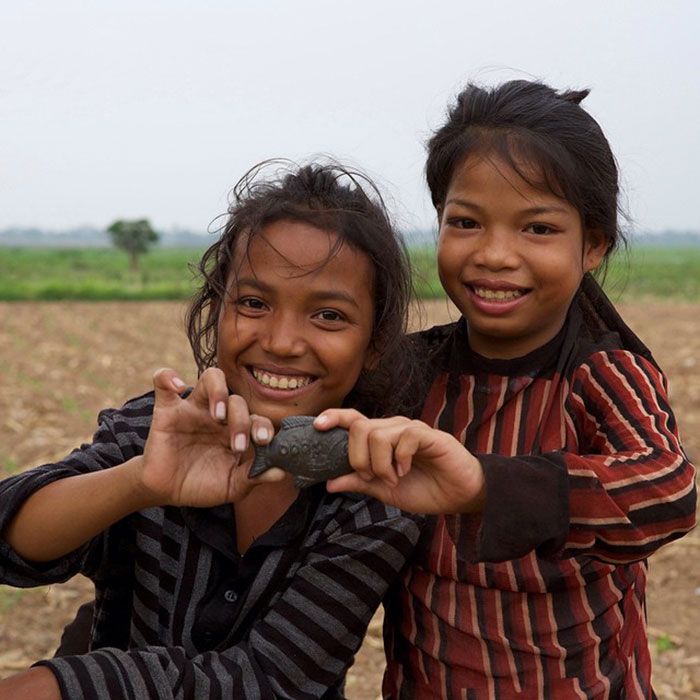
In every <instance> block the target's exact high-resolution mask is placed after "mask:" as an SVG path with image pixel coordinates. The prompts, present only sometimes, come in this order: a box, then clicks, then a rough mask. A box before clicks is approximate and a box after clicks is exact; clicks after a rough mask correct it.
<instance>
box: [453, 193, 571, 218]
mask: <svg viewBox="0 0 700 700" xmlns="http://www.w3.org/2000/svg"><path fill="white" fill-rule="evenodd" d="M447 204H458V205H459V206H461V207H465V208H466V209H474V210H475V211H483V209H482V207H480V206H479V205H478V204H476V203H474V202H470V201H469V200H468V199H461V198H459V197H452V198H451V199H448V200H447V201H446V202H445V205H447ZM520 213H521V214H526V215H528V216H537V215H538V214H568V213H569V210H568V209H566V208H565V207H561V206H557V205H556V204H552V205H548V206H539V207H529V208H528V209H523V210H522V211H521V212H520Z"/></svg>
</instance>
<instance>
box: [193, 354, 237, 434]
mask: <svg viewBox="0 0 700 700" xmlns="http://www.w3.org/2000/svg"><path fill="white" fill-rule="evenodd" d="M228 394H229V391H228V385H227V384H226V375H225V374H224V373H223V372H222V371H221V370H220V369H219V368H218V367H208V368H207V369H205V370H204V372H202V374H201V375H200V377H199V380H198V381H197V385H196V386H195V388H194V390H193V391H192V400H193V401H196V402H197V403H199V404H202V405H204V406H207V408H208V410H209V415H210V416H211V417H212V418H213V419H214V420H215V421H218V422H219V423H226V419H227V417H228V398H229V396H228Z"/></svg>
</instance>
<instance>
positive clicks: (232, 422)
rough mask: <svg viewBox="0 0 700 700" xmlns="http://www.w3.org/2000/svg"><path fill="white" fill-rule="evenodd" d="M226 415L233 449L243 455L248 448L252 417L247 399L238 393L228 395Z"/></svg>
mask: <svg viewBox="0 0 700 700" xmlns="http://www.w3.org/2000/svg"><path fill="white" fill-rule="evenodd" d="M227 398H228V404H227V409H226V416H227V421H228V426H229V435H230V439H231V450H232V451H233V453H234V454H238V455H241V454H243V453H244V452H245V451H246V450H247V449H248V444H249V437H248V436H249V435H250V431H251V425H252V422H251V417H250V411H249V410H248V404H247V403H246V400H245V399H244V398H243V397H242V396H239V395H238V394H232V395H231V396H228V397H227Z"/></svg>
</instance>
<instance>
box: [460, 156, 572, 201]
mask: <svg viewBox="0 0 700 700" xmlns="http://www.w3.org/2000/svg"><path fill="white" fill-rule="evenodd" d="M551 185H552V183H549V182H547V180H546V177H545V175H544V173H543V172H542V170H541V169H540V168H538V167H537V166H536V165H532V164H529V163H527V162H525V161H514V163H513V164H511V163H509V162H508V161H507V160H505V159H504V158H503V157H501V156H500V155H498V154H496V153H485V154H472V155H469V156H468V157H467V158H465V159H464V160H463V161H462V162H461V163H460V164H459V165H457V166H456V167H455V170H454V173H453V174H452V179H451V181H450V185H449V188H448V191H447V196H446V203H449V201H450V198H454V197H456V196H463V195H464V194H465V193H469V194H470V195H471V196H479V197H492V198H494V199H499V198H501V197H507V198H508V200H509V201H510V202H513V201H518V200H520V201H521V203H522V204H523V205H524V204H525V203H527V205H528V206H532V205H533V204H534V205H542V206H544V205H546V206H556V207H557V208H564V209H566V210H567V211H570V212H574V211H575V209H574V207H573V206H572V205H571V204H570V203H569V202H568V201H567V200H566V199H564V198H563V197H561V196H560V195H559V194H557V193H555V192H554V191H553V189H552V186H551Z"/></svg>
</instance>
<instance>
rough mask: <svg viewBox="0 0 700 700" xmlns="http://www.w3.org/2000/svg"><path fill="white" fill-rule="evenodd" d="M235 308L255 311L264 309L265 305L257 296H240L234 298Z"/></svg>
mask: <svg viewBox="0 0 700 700" xmlns="http://www.w3.org/2000/svg"><path fill="white" fill-rule="evenodd" d="M236 308H238V309H240V310H242V311H249V312H256V311H264V310H265V309H266V308H267V305H266V304H265V302H264V301H263V300H262V299H258V298H257V297H240V298H238V299H236Z"/></svg>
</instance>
